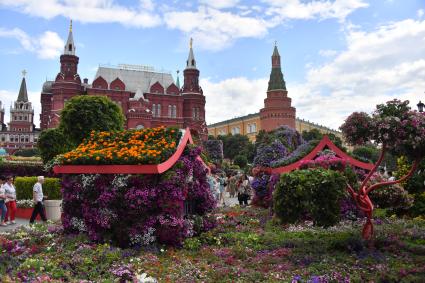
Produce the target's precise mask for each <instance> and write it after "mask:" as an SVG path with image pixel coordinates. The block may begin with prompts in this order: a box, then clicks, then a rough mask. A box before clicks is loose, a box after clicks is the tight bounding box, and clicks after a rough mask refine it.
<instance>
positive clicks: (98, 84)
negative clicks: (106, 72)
mask: <svg viewBox="0 0 425 283" xmlns="http://www.w3.org/2000/svg"><path fill="white" fill-rule="evenodd" d="M92 86H93V88H101V89H108V83H107V82H106V80H105V79H104V78H103V77H102V76H99V77H97V78H96V79H95V80H94V81H93V84H92Z"/></svg>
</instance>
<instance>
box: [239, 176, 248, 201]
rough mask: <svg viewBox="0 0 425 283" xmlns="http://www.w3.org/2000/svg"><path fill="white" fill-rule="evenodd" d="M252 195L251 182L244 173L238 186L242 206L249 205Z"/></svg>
mask: <svg viewBox="0 0 425 283" xmlns="http://www.w3.org/2000/svg"><path fill="white" fill-rule="evenodd" d="M250 197H251V184H250V182H249V179H248V176H247V175H246V174H244V175H242V177H241V179H240V181H239V186H238V200H239V205H240V206H246V205H248V200H249V199H250Z"/></svg>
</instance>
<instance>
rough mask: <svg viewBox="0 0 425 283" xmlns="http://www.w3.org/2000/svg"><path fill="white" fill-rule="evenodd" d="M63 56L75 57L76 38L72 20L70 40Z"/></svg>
mask: <svg viewBox="0 0 425 283" xmlns="http://www.w3.org/2000/svg"><path fill="white" fill-rule="evenodd" d="M63 54H64V55H75V44H74V37H73V36H72V20H71V23H70V24H69V34H68V40H67V41H66V44H65V48H64V52H63Z"/></svg>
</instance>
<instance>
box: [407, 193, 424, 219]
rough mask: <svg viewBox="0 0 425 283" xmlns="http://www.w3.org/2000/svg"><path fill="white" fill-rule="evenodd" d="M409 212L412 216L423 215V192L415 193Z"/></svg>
mask: <svg viewBox="0 0 425 283" xmlns="http://www.w3.org/2000/svg"><path fill="white" fill-rule="evenodd" d="M409 212H410V214H411V215H412V216H413V217H417V216H425V192H423V193H418V194H415V201H414V203H413V206H412V208H411V209H410V211H409Z"/></svg>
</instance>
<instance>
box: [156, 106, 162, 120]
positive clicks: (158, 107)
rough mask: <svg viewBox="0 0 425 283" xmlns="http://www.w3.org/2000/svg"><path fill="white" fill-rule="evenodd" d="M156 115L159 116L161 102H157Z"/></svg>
mask: <svg viewBox="0 0 425 283" xmlns="http://www.w3.org/2000/svg"><path fill="white" fill-rule="evenodd" d="M156 117H161V104H158V105H157V109H156Z"/></svg>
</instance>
